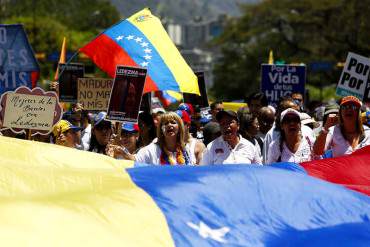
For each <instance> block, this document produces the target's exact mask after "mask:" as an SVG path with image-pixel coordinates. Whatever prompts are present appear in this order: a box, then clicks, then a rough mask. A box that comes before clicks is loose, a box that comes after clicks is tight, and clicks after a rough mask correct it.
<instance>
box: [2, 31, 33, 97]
mask: <svg viewBox="0 0 370 247" xmlns="http://www.w3.org/2000/svg"><path fill="white" fill-rule="evenodd" d="M39 72H40V69H39V65H38V63H37V60H36V58H35V55H34V53H33V50H32V48H31V45H30V44H29V42H28V39H27V35H26V32H25V31H24V28H23V25H21V24H11V25H7V24H0V94H2V93H4V92H6V91H14V90H16V88H18V87H20V86H27V87H29V88H31V87H32V86H35V85H36V81H37V79H38V75H39Z"/></svg>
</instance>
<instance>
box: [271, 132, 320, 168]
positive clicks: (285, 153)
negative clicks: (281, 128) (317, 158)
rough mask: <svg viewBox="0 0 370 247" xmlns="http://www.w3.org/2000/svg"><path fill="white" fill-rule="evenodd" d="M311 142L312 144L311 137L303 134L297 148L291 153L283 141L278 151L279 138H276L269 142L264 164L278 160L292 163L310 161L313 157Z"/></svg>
mask: <svg viewBox="0 0 370 247" xmlns="http://www.w3.org/2000/svg"><path fill="white" fill-rule="evenodd" d="M313 144H314V139H313V138H310V137H308V136H306V137H304V136H303V137H302V139H301V143H300V144H299V147H298V150H297V151H296V152H295V153H293V152H292V151H290V150H289V148H288V147H287V146H286V143H285V142H284V143H283V146H282V151H280V139H277V140H275V141H273V142H272V143H271V144H270V147H269V153H268V156H267V162H266V164H271V163H275V162H280V161H282V162H294V163H301V162H305V161H310V160H312V157H313V152H312V148H313ZM279 157H280V160H279Z"/></svg>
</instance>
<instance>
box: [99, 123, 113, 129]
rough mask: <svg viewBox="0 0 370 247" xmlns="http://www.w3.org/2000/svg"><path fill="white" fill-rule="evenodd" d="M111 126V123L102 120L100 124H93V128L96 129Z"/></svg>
mask: <svg viewBox="0 0 370 247" xmlns="http://www.w3.org/2000/svg"><path fill="white" fill-rule="evenodd" d="M110 128H112V125H111V123H110V122H103V123H101V124H98V125H96V126H95V129H97V130H107V129H110Z"/></svg>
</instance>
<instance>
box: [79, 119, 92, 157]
mask: <svg viewBox="0 0 370 247" xmlns="http://www.w3.org/2000/svg"><path fill="white" fill-rule="evenodd" d="M90 140H91V124H89V125H87V127H86V128H85V129H83V130H82V131H81V146H82V149H83V150H85V151H86V150H89V148H90Z"/></svg>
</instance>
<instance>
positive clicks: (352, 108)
mask: <svg viewBox="0 0 370 247" xmlns="http://www.w3.org/2000/svg"><path fill="white" fill-rule="evenodd" d="M340 108H341V109H343V110H354V111H357V110H358V109H359V107H358V106H355V105H351V104H349V105H341V106H340Z"/></svg>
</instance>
